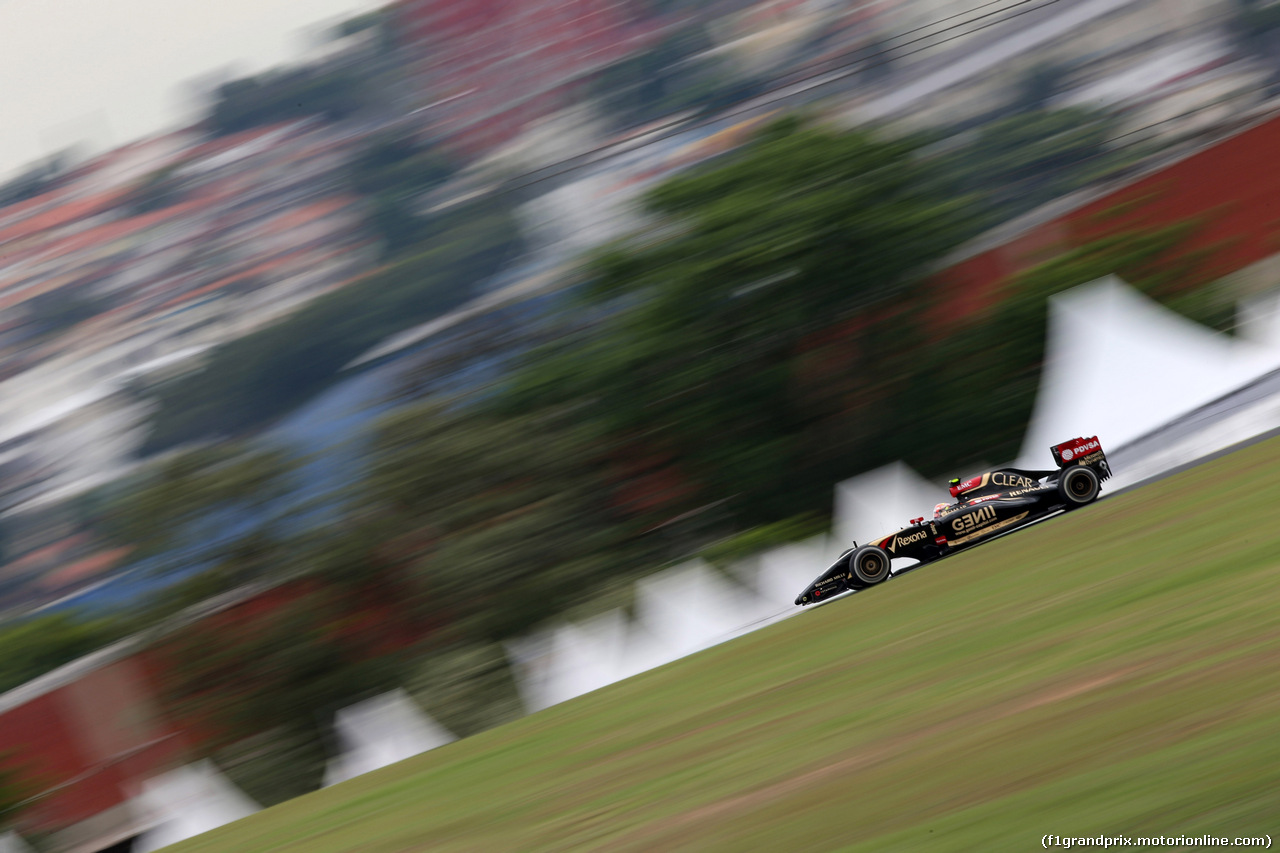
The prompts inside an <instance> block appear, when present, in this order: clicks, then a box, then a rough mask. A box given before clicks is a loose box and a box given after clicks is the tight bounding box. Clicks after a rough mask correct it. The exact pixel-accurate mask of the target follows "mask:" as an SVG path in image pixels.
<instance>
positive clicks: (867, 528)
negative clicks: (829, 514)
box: [823, 462, 950, 568]
mask: <svg viewBox="0 0 1280 853" xmlns="http://www.w3.org/2000/svg"><path fill="white" fill-rule="evenodd" d="M943 500H950V496H949V495H948V494H947V493H946V492H945V491H944V490H943V489H942V488H941V487H939V486H935V485H933V484H931V483H930V482H929V481H928V480H925V479H924V478H923V477H921V476H920V475H919V474H917V473H916V472H915V471H913V470H912V469H911V468H910V467H909V466H907V465H906V464H905V463H902V462H894V463H892V464H890V465H886V466H884V467H883V468H877V469H876V470H874V471H868V472H867V473H866V474H860V475H858V476H857V477H853V478H851V479H848V480H845V481H844V482H843V483H840V484H839V485H838V486H836V511H835V515H836V517H835V521H834V526H835V532H836V537H837V538H838V539H839V541H840V542H843V543H845V547H848V545H849V544H852V542H853V541H854V540H856V541H857V542H858V543H859V544H865V543H866V542H867V541H869V540H871V539H873V538H875V537H879V536H887V535H888V534H890V533H893V532H894V531H895V530H900V529H901V528H903V527H906V526H907V524H908V522H910V520H911V519H913V518H918V517H919V516H922V515H923V516H930V517H931V516H932V515H933V507H934V505H935V504H937V503H938V502H939V501H943ZM823 568H825V566H824V567H823Z"/></svg>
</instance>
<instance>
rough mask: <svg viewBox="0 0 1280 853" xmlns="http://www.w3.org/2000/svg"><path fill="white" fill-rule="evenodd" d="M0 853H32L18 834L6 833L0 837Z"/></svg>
mask: <svg viewBox="0 0 1280 853" xmlns="http://www.w3.org/2000/svg"><path fill="white" fill-rule="evenodd" d="M0 853H34V851H32V849H31V847H30V845H28V844H27V843H26V842H25V841H23V840H22V839H21V838H20V837H19V836H18V833H16V832H6V833H4V834H3V835H0Z"/></svg>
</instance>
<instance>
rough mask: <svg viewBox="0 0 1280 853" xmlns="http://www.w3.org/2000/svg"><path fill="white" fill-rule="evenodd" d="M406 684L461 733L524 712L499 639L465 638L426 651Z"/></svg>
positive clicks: (428, 709) (435, 715)
mask: <svg viewBox="0 0 1280 853" xmlns="http://www.w3.org/2000/svg"><path fill="white" fill-rule="evenodd" d="M408 689H409V692H410V693H411V694H412V695H413V697H414V699H415V700H416V701H417V702H418V704H419V705H421V706H422V708H423V710H425V711H426V712H427V713H428V714H429V715H430V716H431V717H432V718H433V719H434V720H436V721H437V722H439V723H440V724H441V725H442V726H444V727H445V728H447V729H448V730H449V731H451V732H453V733H454V734H456V735H458V736H459V737H469V736H471V735H473V734H479V733H480V732H482V731H486V730H487V729H491V728H493V727H495V726H500V725H502V724H503V723H509V722H511V721H512V720H515V719H518V718H519V717H520V716H522V715H523V714H524V707H523V706H522V705H521V703H520V694H519V692H518V690H517V689H516V683H515V680H514V678H513V677H512V673H511V667H510V665H509V663H508V661H507V656H506V654H505V653H504V652H503V650H502V647H501V646H500V645H497V644H481V643H464V644H458V645H455V646H453V647H451V648H447V649H438V650H431V651H429V652H427V653H426V654H424V655H423V656H422V657H421V659H420V663H418V664H417V666H416V668H415V669H414V672H413V675H412V676H411V678H410V681H409V684H408Z"/></svg>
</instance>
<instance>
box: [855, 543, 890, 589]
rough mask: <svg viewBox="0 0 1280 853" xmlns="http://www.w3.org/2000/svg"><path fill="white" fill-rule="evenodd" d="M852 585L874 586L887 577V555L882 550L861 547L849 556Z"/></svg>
mask: <svg viewBox="0 0 1280 853" xmlns="http://www.w3.org/2000/svg"><path fill="white" fill-rule="evenodd" d="M849 571H850V572H852V574H853V578H852V579H851V585H852V584H858V585H861V586H864V587H865V586H875V585H876V584H878V583H880V582H882V581H884V580H885V579H886V578H888V577H889V555H888V553H886V552H885V550H884V549H883V548H879V547H877V546H875V545H863V546H862V547H861V548H859V549H858V550H856V551H854V552H853V553H852V554H850V555H849Z"/></svg>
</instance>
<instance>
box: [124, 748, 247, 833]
mask: <svg viewBox="0 0 1280 853" xmlns="http://www.w3.org/2000/svg"><path fill="white" fill-rule="evenodd" d="M134 802H135V805H136V806H137V807H138V808H139V809H141V810H142V811H143V812H144V813H145V814H146V815H147V817H148V819H149V821H151V822H152V823H153V825H154V827H155V828H154V829H150V830H148V831H147V832H145V833H143V834H142V835H141V836H140V837H139V838H138V840H137V841H135V842H134V844H133V849H134V850H135V851H137V853H149V851H151V850H159V849H160V848H161V847H167V846H168V845H170V844H177V843H178V842H179V841H184V840H186V839H188V838H191V837H193V836H196V835H200V834H201V833H204V832H208V831H209V830H212V829H217V828H218V827H220V826H222V825H224V824H228V823H231V822H232V821H235V820H239V819H240V818H243V817H248V816H249V815H251V814H253V813H254V812H256V811H258V804H257V803H255V802H254V801H253V800H251V799H249V798H248V797H247V796H245V795H244V793H242V792H241V791H240V789H239V788H237V787H236V786H235V785H233V784H231V782H229V781H228V780H227V779H226V777H224V776H223V775H222V773H220V772H219V771H218V768H217V767H216V766H214V764H213V762H211V761H199V762H197V763H195V764H189V765H187V766H185V767H180V768H178V769H177V770H171V771H169V772H168V773H164V774H161V775H160V776H156V777H154V778H152V779H148V780H147V781H146V782H144V783H143V790H142V793H141V794H140V795H139V796H138V797H137V799H136V800H135V801H134Z"/></svg>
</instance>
